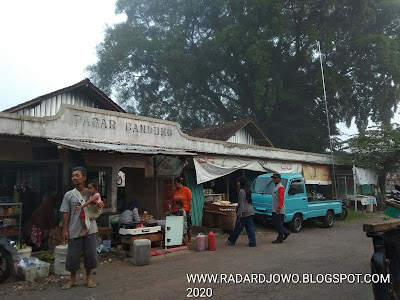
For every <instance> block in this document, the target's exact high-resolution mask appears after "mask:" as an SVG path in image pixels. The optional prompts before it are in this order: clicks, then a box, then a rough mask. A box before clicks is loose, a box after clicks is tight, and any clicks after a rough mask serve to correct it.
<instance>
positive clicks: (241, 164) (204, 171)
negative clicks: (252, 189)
mask: <svg viewBox="0 0 400 300" xmlns="http://www.w3.org/2000/svg"><path fill="white" fill-rule="evenodd" d="M193 161H194V165H195V169H196V176H197V184H201V183H204V182H207V181H211V180H213V179H216V178H219V177H223V176H226V175H228V174H230V173H233V172H235V171H237V170H251V171H258V172H264V173H267V172H277V173H301V171H302V165H301V164H300V163H293V162H278V161H268V160H257V159H246V158H238V157H229V156H198V157H194V158H193Z"/></svg>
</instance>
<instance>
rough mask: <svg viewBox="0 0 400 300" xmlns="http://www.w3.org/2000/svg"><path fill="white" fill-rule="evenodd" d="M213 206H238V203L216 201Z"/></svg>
mask: <svg viewBox="0 0 400 300" xmlns="http://www.w3.org/2000/svg"><path fill="white" fill-rule="evenodd" d="M212 204H214V205H219V206H237V203H232V202H230V201H222V200H221V201H215V202H213V203H212Z"/></svg>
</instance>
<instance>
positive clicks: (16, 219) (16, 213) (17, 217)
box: [0, 202, 22, 242]
mask: <svg viewBox="0 0 400 300" xmlns="http://www.w3.org/2000/svg"><path fill="white" fill-rule="evenodd" d="M5 207H6V208H5ZM10 207H14V209H12V210H11V211H8V208H10ZM3 209H5V210H6V211H7V212H11V213H9V214H4V212H5V211H4V210H3ZM0 211H1V214H0V220H3V221H4V220H7V219H8V218H9V219H12V221H11V222H12V223H16V224H7V226H8V227H9V228H10V231H9V232H10V233H8V234H7V233H6V234H5V236H6V237H12V238H16V240H17V241H18V242H20V239H21V227H22V226H21V211H22V203H19V202H8V203H0ZM8 222H10V221H8ZM4 223H5V222H4ZM11 228H13V230H11ZM16 231H18V232H16Z"/></svg>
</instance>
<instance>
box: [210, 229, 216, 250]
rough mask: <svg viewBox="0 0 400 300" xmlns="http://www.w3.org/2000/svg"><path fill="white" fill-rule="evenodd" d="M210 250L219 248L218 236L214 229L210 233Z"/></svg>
mask: <svg viewBox="0 0 400 300" xmlns="http://www.w3.org/2000/svg"><path fill="white" fill-rule="evenodd" d="M208 250H210V251H215V250H217V237H216V236H215V234H214V232H212V231H210V232H209V233H208Z"/></svg>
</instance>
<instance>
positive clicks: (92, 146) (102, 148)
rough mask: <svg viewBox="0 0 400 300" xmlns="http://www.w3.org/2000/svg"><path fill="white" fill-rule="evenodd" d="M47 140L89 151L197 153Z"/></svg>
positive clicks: (168, 153) (191, 154)
mask: <svg viewBox="0 0 400 300" xmlns="http://www.w3.org/2000/svg"><path fill="white" fill-rule="evenodd" d="M48 141H49V142H52V143H54V144H57V145H59V146H63V147H66V148H69V149H72V150H75V151H81V150H89V151H104V152H119V153H137V154H151V155H155V154H165V155H178V156H195V155H197V154H196V153H192V152H186V151H183V150H176V149H168V148H157V147H147V146H137V145H117V144H106V143H91V142H81V141H69V140H52V139H49V140H48Z"/></svg>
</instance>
